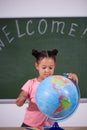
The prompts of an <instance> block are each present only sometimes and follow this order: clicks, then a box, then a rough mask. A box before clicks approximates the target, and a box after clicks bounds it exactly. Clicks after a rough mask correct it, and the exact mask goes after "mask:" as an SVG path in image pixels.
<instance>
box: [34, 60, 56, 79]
mask: <svg viewBox="0 0 87 130" xmlns="http://www.w3.org/2000/svg"><path fill="white" fill-rule="evenodd" d="M35 67H36V69H37V70H38V72H39V77H38V80H39V81H42V80H43V79H45V78H46V77H48V76H50V75H53V73H54V69H55V62H54V60H53V59H52V58H47V57H46V58H43V59H42V60H40V61H39V62H38V63H35Z"/></svg>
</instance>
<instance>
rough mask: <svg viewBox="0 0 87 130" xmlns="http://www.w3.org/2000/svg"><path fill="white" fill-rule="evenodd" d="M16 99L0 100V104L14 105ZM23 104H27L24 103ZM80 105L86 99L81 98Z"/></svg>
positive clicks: (85, 101)
mask: <svg viewBox="0 0 87 130" xmlns="http://www.w3.org/2000/svg"><path fill="white" fill-rule="evenodd" d="M15 101H16V99H0V104H15ZM25 103H28V101H26V102H25ZM80 103H87V98H81V99H80Z"/></svg>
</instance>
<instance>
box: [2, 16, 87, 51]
mask: <svg viewBox="0 0 87 130" xmlns="http://www.w3.org/2000/svg"><path fill="white" fill-rule="evenodd" d="M13 22H14V24H13V26H14V28H15V32H16V35H15V34H14V33H13V30H11V28H10V29H9V26H8V24H9V23H7V24H5V25H4V26H2V27H0V31H1V33H2V34H3V35H4V37H5V39H7V42H6V40H5V39H4V38H2V37H1V35H0V50H2V49H3V48H4V47H6V46H7V45H6V44H7V43H8V44H9V43H12V42H13V41H14V40H15V42H16V37H18V38H22V37H24V38H25V36H27V37H32V36H34V35H39V36H40V35H41V36H42V35H43V36H44V35H47V34H49V35H51V36H52V35H54V34H58V35H56V38H59V37H61V36H64V35H66V36H67V37H72V38H77V37H79V38H81V39H83V38H84V37H87V25H85V26H84V28H82V30H81V29H80V26H82V24H84V23H82V24H81V25H80V24H78V23H76V22H75V21H74V22H70V23H69V24H68V25H67V22H66V21H63V20H57V19H55V18H54V19H52V20H51V19H50V21H47V19H46V18H41V19H39V20H37V22H36V23H35V20H33V18H31V19H27V21H26V23H25V24H24V25H23V22H22V21H21V20H20V19H13ZM67 26H68V27H67ZM78 31H79V32H80V33H79V36H78Z"/></svg>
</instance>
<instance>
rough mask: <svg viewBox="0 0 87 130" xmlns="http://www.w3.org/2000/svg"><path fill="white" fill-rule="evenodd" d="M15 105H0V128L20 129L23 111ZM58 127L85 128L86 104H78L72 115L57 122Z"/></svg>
mask: <svg viewBox="0 0 87 130" xmlns="http://www.w3.org/2000/svg"><path fill="white" fill-rule="evenodd" d="M26 106H27V104H25V105H24V106H23V107H17V106H16V105H15V104H0V127H20V126H21V123H22V122H23V118H24V114H25V109H26ZM59 125H60V126H87V103H80V105H79V107H78V108H77V110H76V111H75V113H73V115H72V116H71V117H70V118H68V119H66V120H64V121H62V122H59Z"/></svg>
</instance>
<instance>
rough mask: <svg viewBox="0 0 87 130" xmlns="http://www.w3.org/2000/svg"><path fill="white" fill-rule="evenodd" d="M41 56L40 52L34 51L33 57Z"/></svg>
mask: <svg viewBox="0 0 87 130" xmlns="http://www.w3.org/2000/svg"><path fill="white" fill-rule="evenodd" d="M39 54H40V52H38V51H37V50H35V49H32V55H33V56H34V57H36V58H37V57H38V56H39Z"/></svg>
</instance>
